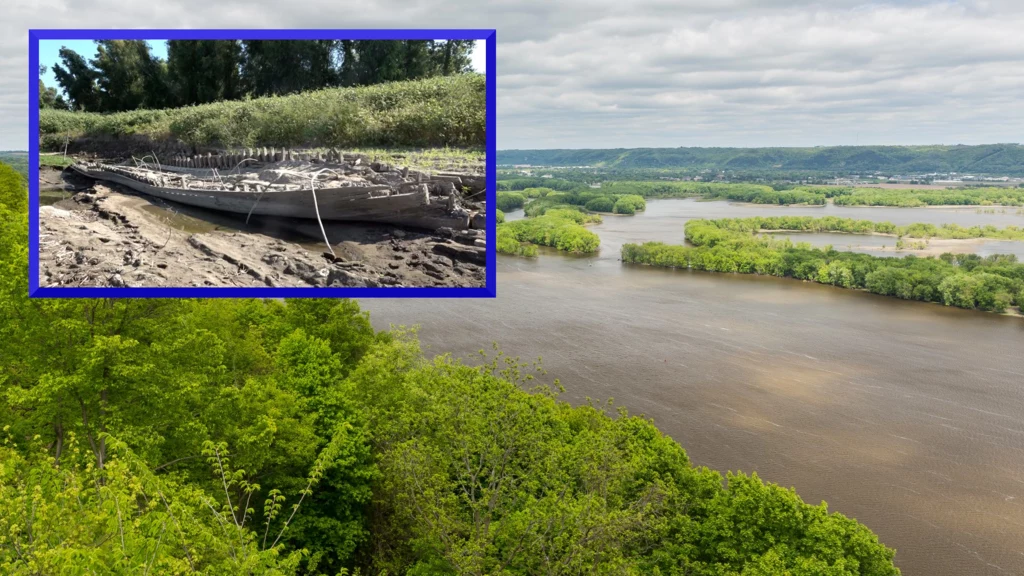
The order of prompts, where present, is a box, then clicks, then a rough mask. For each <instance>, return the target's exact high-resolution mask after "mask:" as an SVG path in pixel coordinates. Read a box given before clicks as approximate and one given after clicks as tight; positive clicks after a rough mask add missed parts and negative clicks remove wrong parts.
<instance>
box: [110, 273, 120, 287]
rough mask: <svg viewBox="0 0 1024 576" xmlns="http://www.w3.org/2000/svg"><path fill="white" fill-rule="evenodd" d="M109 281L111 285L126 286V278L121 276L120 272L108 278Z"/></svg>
mask: <svg viewBox="0 0 1024 576" xmlns="http://www.w3.org/2000/svg"><path fill="white" fill-rule="evenodd" d="M107 282H109V283H110V285H111V286H118V287H121V286H124V279H123V278H121V275H120V274H113V275H112V276H110V278H107Z"/></svg>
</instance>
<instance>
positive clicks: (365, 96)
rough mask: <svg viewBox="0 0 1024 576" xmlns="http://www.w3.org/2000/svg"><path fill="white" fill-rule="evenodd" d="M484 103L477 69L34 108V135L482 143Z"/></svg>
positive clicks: (382, 144) (245, 142)
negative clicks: (223, 95)
mask: <svg viewBox="0 0 1024 576" xmlns="http://www.w3.org/2000/svg"><path fill="white" fill-rule="evenodd" d="M485 103H486V98H485V79H484V76H483V75H480V74H462V75H457V76H446V77H438V78H430V79H426V80H414V81H407V82H392V83H388V84H380V85H376V86H360V87H355V88H329V89H325V90H316V91H311V92H304V93H302V94H293V95H289V96H272V97H267V98H256V99H250V100H237V101H225V102H216V103H212V104H202V105H199V106H188V107H184V108H173V109H165V110H135V111H130V112H118V113H114V114H98V113H89V112H68V111H62V110H40V112H39V141H40V149H42V150H51V151H56V150H58V149H59V147H60V146H62V145H63V142H64V137H65V135H70V136H71V137H72V138H82V137H88V138H97V139H120V138H131V137H144V138H149V139H151V140H154V141H172V142H174V141H176V142H180V143H182V144H186V145H191V146H211V147H251V146H257V145H259V146H302V147H316V146H325V147H331V146H336V147H345V148H358V147H361V148H366V149H373V148H445V147H460V148H461V147H469V148H483V147H484V146H485V144H486V142H485V127H486V120H485V118H486V114H485ZM442 156H443V155H442ZM431 159H432V156H431V155H430V154H425V155H424V161H428V160H431Z"/></svg>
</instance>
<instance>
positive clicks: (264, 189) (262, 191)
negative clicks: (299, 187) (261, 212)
mask: <svg viewBox="0 0 1024 576" xmlns="http://www.w3.org/2000/svg"><path fill="white" fill-rule="evenodd" d="M266 191H267V187H264V188H263V190H260V195H259V196H257V197H256V201H255V202H253V203H252V208H249V213H248V214H246V215H245V223H246V224H247V225H248V224H249V216H252V211H253V210H255V209H256V205H257V204H259V203H260V198H263V193H264V192H266ZM313 201H314V204H315V203H316V196H314V197H313ZM332 254H333V252H332Z"/></svg>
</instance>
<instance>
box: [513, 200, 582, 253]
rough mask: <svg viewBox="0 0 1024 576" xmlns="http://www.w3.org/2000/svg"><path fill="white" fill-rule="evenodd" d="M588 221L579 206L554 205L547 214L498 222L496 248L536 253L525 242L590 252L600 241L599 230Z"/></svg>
mask: <svg viewBox="0 0 1024 576" xmlns="http://www.w3.org/2000/svg"><path fill="white" fill-rule="evenodd" d="M587 221H589V219H588V217H587V215H584V214H583V213H581V212H579V211H578V210H565V209H554V210H549V211H548V213H547V214H544V215H542V216H535V217H531V218H524V219H522V220H515V221H513V222H505V223H504V224H500V225H498V241H497V245H496V246H497V250H498V252H501V253H502V254H514V255H519V256H535V255H536V254H537V252H536V249H535V248H534V249H533V250H530V248H528V247H525V248H524V247H523V243H529V244H539V245H541V246H550V247H552V248H557V249H558V250H562V251H563V252H572V253H576V254H587V253H591V252H596V251H597V247H598V246H599V245H600V244H601V239H600V238H598V236H597V234H594V233H593V232H591V231H590V230H587V229H586V228H584V227H583V224H584V223H585V222H587Z"/></svg>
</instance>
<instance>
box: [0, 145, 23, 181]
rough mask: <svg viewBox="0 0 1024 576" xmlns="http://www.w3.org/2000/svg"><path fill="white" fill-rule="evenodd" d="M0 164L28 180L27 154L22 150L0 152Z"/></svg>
mask: <svg viewBox="0 0 1024 576" xmlns="http://www.w3.org/2000/svg"><path fill="white" fill-rule="evenodd" d="M0 162H3V163H4V164H7V165H8V166H10V167H11V168H14V169H15V170H17V171H18V172H19V173H21V175H22V176H24V177H25V178H28V152H24V151H22V150H0Z"/></svg>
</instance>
